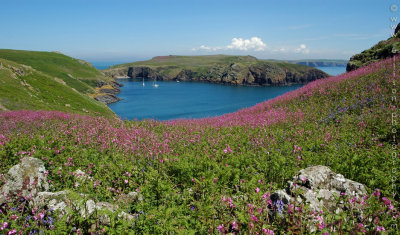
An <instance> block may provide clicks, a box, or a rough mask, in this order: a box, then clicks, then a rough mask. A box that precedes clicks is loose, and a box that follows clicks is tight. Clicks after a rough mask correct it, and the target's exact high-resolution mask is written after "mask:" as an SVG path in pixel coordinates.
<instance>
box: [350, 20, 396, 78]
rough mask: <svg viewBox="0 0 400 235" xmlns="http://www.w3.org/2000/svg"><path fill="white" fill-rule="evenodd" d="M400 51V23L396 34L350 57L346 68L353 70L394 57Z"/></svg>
mask: <svg viewBox="0 0 400 235" xmlns="http://www.w3.org/2000/svg"><path fill="white" fill-rule="evenodd" d="M399 53H400V23H399V24H398V25H397V27H396V29H395V31H394V34H393V36H392V37H390V38H389V39H387V40H383V41H380V42H379V43H378V44H376V45H375V46H373V47H371V48H370V49H368V50H365V51H363V52H361V53H359V54H356V55H354V56H352V57H351V58H350V61H349V63H348V64H347V67H346V70H347V71H348V72H349V71H352V70H356V69H358V68H360V67H363V66H366V65H368V64H370V63H374V62H376V61H379V60H382V59H385V58H388V57H393V56H394V55H397V54H399Z"/></svg>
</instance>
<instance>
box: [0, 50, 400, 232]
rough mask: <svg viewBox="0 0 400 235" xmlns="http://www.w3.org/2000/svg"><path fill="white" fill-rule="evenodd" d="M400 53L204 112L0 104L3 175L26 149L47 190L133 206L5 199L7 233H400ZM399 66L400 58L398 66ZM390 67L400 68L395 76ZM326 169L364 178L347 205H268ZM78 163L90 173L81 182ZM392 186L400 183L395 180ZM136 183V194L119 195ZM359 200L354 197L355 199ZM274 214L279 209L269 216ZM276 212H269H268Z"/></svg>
mask: <svg viewBox="0 0 400 235" xmlns="http://www.w3.org/2000/svg"><path fill="white" fill-rule="evenodd" d="M396 61H400V58H397V57H396V58H394V59H386V60H383V61H381V62H378V63H374V64H371V65H369V66H367V67H363V68H360V69H358V70H355V71H352V72H349V73H345V74H342V75H339V76H336V77H329V78H326V79H320V80H317V81H314V82H311V83H309V84H308V85H305V86H304V87H302V88H300V89H298V90H295V91H292V92H289V93H286V94H284V95H282V96H280V97H277V98H275V99H272V100H269V101H266V102H263V103H260V104H257V105H255V106H253V107H250V108H247V109H242V110H239V111H237V112H234V113H230V114H225V115H222V116H218V117H212V118H204V119H178V120H172V121H162V122H161V121H156V120H144V121H122V120H119V119H109V118H105V117H93V116H83V115H78V114H71V113H64V112H57V111H28V110H21V111H8V112H0V158H1V161H0V173H1V175H0V180H1V181H0V183H1V184H4V183H5V180H6V179H5V175H6V173H7V171H8V170H9V169H10V168H11V166H13V165H15V164H18V163H19V162H20V159H21V158H24V157H27V156H30V157H34V158H38V159H41V160H42V161H43V162H44V163H45V167H46V169H47V172H46V174H47V177H48V181H49V182H48V183H49V185H51V187H50V191H54V192H56V191H61V190H70V191H71V192H73V194H74V195H75V196H76V197H82V196H81V195H85V196H84V197H83V200H89V199H91V200H94V201H96V202H99V201H101V202H109V203H115V204H117V205H118V206H119V209H118V210H119V211H123V212H125V213H129V214H132V215H133V216H134V217H135V219H134V220H130V221H127V220H125V219H124V218H121V217H118V216H117V215H116V214H115V215H112V214H111V215H109V216H110V218H111V219H110V222H109V223H108V224H99V223H97V221H98V220H99V218H100V216H101V213H100V212H99V213H93V214H92V215H91V216H86V217H84V216H82V215H81V214H80V212H79V210H72V211H71V212H70V215H69V216H65V215H64V216H60V214H59V213H58V212H57V211H51V210H48V209H46V208H45V207H44V208H39V207H36V206H35V205H34V204H32V203H30V198H26V197H25V198H20V199H18V201H15V203H8V204H3V205H1V207H0V226H1V227H0V230H1V232H0V233H2V234H41V233H44V234H90V233H91V234H121V233H122V234H124V233H132V234H165V233H169V234H311V233H314V234H398V231H400V230H399V229H398V228H397V229H396V228H395V226H400V218H399V216H400V214H399V202H400V199H399V195H398V194H399V191H400V190H399V188H400V181H399V177H400V169H398V167H399V166H400V164H399V163H400V158H399V156H400V155H397V156H395V158H392V157H391V155H390V153H391V151H392V150H393V149H397V148H398V147H399V145H398V141H397V142H396V143H395V144H393V138H392V136H393V134H392V132H393V130H395V131H396V132H400V126H399V125H398V124H396V125H395V126H392V113H393V112H398V107H397V105H396V102H398V100H400V97H399V96H398V92H396V93H395V97H397V100H395V101H394V100H392V99H391V97H392V88H393V84H396V85H398V84H399V82H400V79H399V75H398V74H400V70H399V68H400V63H398V62H396ZM394 65H395V66H394ZM393 71H394V72H395V73H394V74H393ZM312 165H324V166H328V167H329V168H330V169H332V171H334V172H337V173H340V174H342V175H344V177H346V178H348V179H351V180H354V181H356V182H359V183H362V184H365V185H366V186H367V188H368V189H367V190H368V195H367V196H366V197H364V198H362V199H354V198H352V197H351V195H345V194H344V195H340V196H339V197H338V198H337V201H338V204H342V205H344V207H345V208H347V209H346V210H343V211H341V212H339V213H331V212H329V211H326V210H320V211H312V210H310V209H309V208H308V206H307V205H306V204H299V203H296V202H291V203H290V204H289V205H288V206H283V205H282V204H281V203H272V201H271V198H270V196H271V194H272V193H273V192H274V191H275V190H278V189H281V188H284V187H285V186H286V182H287V181H288V180H290V179H291V178H292V177H293V176H294V175H295V174H296V172H298V171H299V170H300V169H303V168H306V167H308V166H312ZM78 169H79V170H81V171H83V172H84V174H85V175H86V176H87V177H88V178H89V180H87V181H85V183H79V184H77V181H78V179H77V177H74V174H76V171H77V170H78ZM393 185H394V186H393ZM130 192H136V193H137V195H138V199H137V201H135V202H134V203H121V202H120V201H119V200H118V199H119V198H120V197H121V196H123V195H127V194H129V193H130ZM356 204H357V205H360V206H355V205H356ZM272 212H273V213H272ZM272 215H273V216H272Z"/></svg>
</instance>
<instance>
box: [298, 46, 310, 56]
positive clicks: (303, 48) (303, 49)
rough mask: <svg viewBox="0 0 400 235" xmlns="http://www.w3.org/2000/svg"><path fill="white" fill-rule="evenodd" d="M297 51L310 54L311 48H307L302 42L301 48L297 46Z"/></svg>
mask: <svg viewBox="0 0 400 235" xmlns="http://www.w3.org/2000/svg"><path fill="white" fill-rule="evenodd" d="M295 51H296V53H302V54H309V53H310V49H308V48H307V46H306V44H301V45H300V47H299V48H297V49H296V50H295Z"/></svg>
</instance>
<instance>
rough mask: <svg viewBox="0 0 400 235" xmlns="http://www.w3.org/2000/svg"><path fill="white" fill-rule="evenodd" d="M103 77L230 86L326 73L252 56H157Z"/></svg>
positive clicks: (118, 67) (312, 77)
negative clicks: (224, 84)
mask: <svg viewBox="0 0 400 235" xmlns="http://www.w3.org/2000/svg"><path fill="white" fill-rule="evenodd" d="M104 72H105V73H106V74H107V75H110V76H114V77H118V76H128V77H132V78H135V77H144V78H148V79H158V80H182V81H202V82H212V83H227V84H234V85H287V84H293V83H307V82H310V81H313V80H316V79H319V78H323V77H327V76H328V74H326V73H324V72H322V71H320V70H317V69H315V68H311V67H308V66H302V65H297V64H290V63H285V62H282V61H276V62H275V61H263V60H258V59H257V58H255V57H252V56H230V55H207V56H174V55H170V56H157V57H154V58H152V59H151V60H147V61H139V62H134V63H126V64H120V65H114V66H111V67H110V68H109V69H107V70H104Z"/></svg>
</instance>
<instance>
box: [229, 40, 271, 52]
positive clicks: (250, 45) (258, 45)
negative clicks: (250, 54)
mask: <svg viewBox="0 0 400 235" xmlns="http://www.w3.org/2000/svg"><path fill="white" fill-rule="evenodd" d="M266 47H267V44H265V43H264V42H263V41H262V40H261V38H259V37H252V38H251V39H243V38H233V39H232V43H231V44H230V45H228V46H227V48H228V49H232V50H240V51H247V50H251V49H253V50H255V51H263V50H265V48H266Z"/></svg>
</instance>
